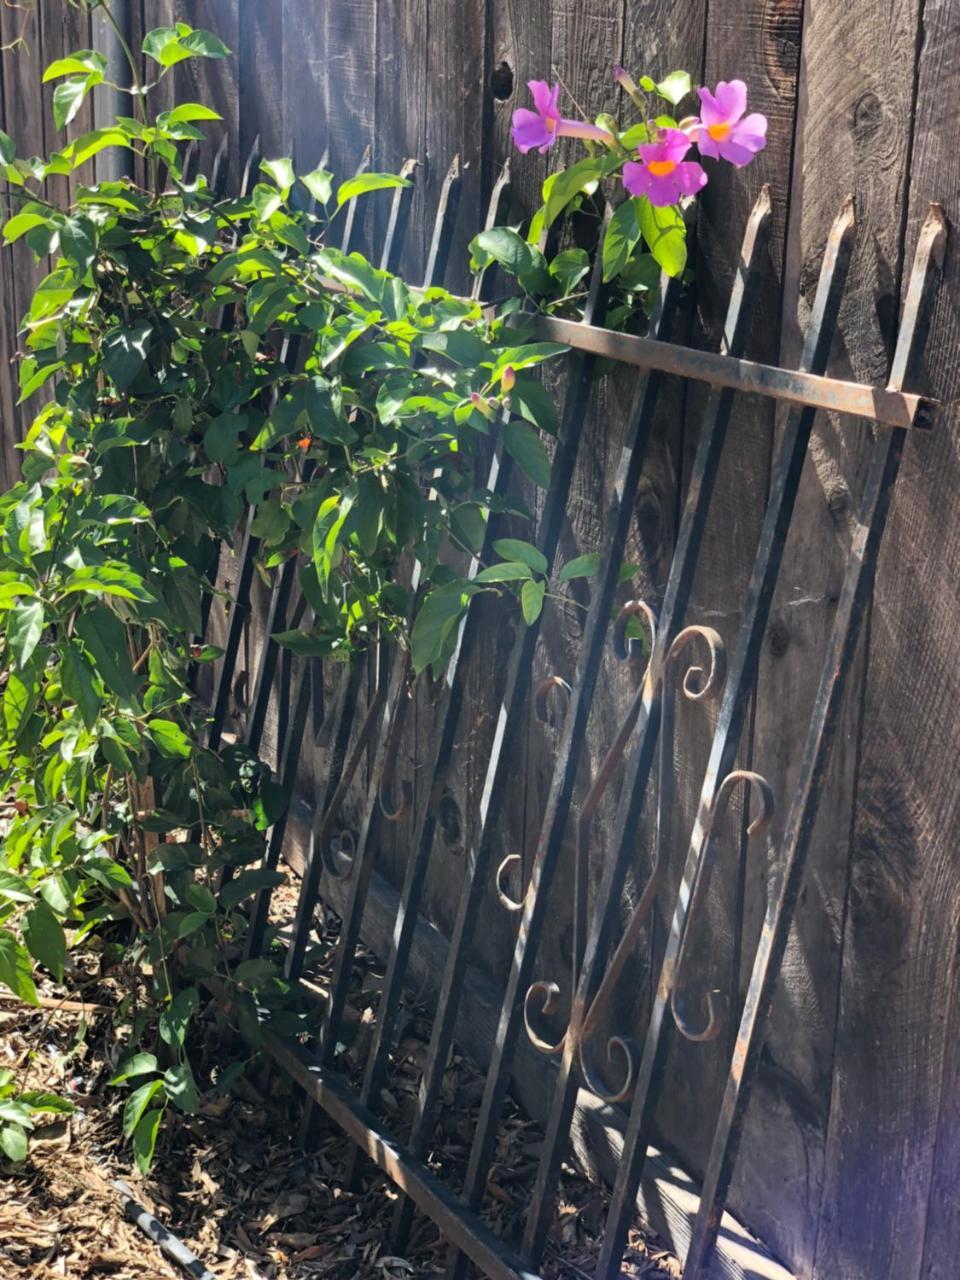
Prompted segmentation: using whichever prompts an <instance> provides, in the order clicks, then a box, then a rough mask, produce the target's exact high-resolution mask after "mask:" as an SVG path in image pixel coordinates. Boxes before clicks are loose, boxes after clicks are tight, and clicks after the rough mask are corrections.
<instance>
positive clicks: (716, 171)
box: [660, 0, 808, 1239]
mask: <svg viewBox="0 0 960 1280" xmlns="http://www.w3.org/2000/svg"><path fill="white" fill-rule="evenodd" d="M801 19H802V3H801V0H784V2H782V3H778V4H775V5H771V6H767V7H766V8H764V9H758V7H757V6H756V5H755V4H751V3H750V2H749V0H731V3H727V4H724V5H723V6H720V7H717V6H713V5H711V6H709V8H708V12H707V36H706V57H705V63H704V75H703V83H705V84H706V85H707V86H709V87H711V88H712V87H713V86H714V85H715V84H716V83H717V82H718V81H720V80H731V79H742V80H744V81H745V82H746V84H747V87H748V95H749V96H748V104H749V105H748V110H750V111H759V112H761V113H762V114H763V115H764V116H766V118H767V125H768V128H767V144H766V147H765V148H764V150H763V151H762V152H760V153H759V154H758V155H757V156H756V157H755V158H754V160H753V161H752V162H751V163H750V165H749V166H748V167H746V168H743V169H735V168H733V167H732V166H731V165H729V164H726V163H721V162H716V161H710V160H707V161H705V168H706V169H707V172H708V174H709V185H708V186H707V187H706V189H705V190H704V192H703V195H702V197H701V199H700V202H699V204H700V207H699V210H698V218H697V236H696V271H697V290H698V318H699V321H700V324H701V327H702V330H703V333H704V335H705V336H706V339H707V341H708V344H709V345H710V347H711V349H716V347H717V346H718V345H719V338H720V333H719V324H720V322H721V321H722V316H723V313H724V307H725V300H726V297H727V295H728V293H729V290H730V288H731V286H732V284H733V280H734V275H735V271H736V262H737V254H738V250H739V235H740V230H739V228H740V227H741V226H742V224H743V222H744V220H745V219H746V217H747V215H748V212H749V210H750V208H751V206H752V204H753V202H754V200H755V199H756V197H757V195H758V194H759V191H760V188H761V187H762V186H763V184H764V183H766V184H769V186H770V190H771V197H772V208H773V216H772V221H771V230H770V237H769V240H768V256H769V261H768V264H767V270H766V273H765V276H764V279H763V282H762V286H761V288H760V290H759V293H758V296H757V303H756V311H755V319H754V322H753V328H752V338H751V343H750V348H749V355H750V357H751V358H754V359H757V360H761V361H763V360H771V361H774V362H776V361H777V356H778V345H779V333H780V307H781V289H782V285H783V279H784V260H785V244H786V227H787V208H788V202H789V198H790V183H791V171H792V165H793V146H794V126H795V119H796V108H797V70H798V50H799V41H800V26H801ZM699 399H700V397H699V395H698V394H692V395H691V405H692V406H696V405H697V403H698V401H699ZM774 425H775V407H774V405H773V404H772V403H770V402H764V401H758V400H753V399H749V398H741V399H739V400H738V403H737V405H736V407H735V410H734V414H733V418H732V420H731V424H730V429H729V435H728V440H727V445H726V448H725V451H724V456H723V459H722V460H721V463H720V470H719V474H718V477H717V482H716V488H715V491H714V498H713V507H712V512H711V517H710V523H709V525H708V531H707V535H706V537H705V539H704V545H703V551H702V553H701V558H700V565H699V568H698V573H697V578H696V582H695V585H694V590H693V596H692V600H691V607H690V611H689V618H688V621H690V622H692V623H699V624H702V625H706V626H710V627H713V628H715V629H716V630H717V631H718V632H719V633H720V634H721V636H722V637H723V639H724V641H725V643H726V645H727V648H728V652H732V649H733V646H734V644H735V641H736V635H737V630H738V628H739V625H740V617H741V610H742V606H743V601H744V596H745V589H746V583H747V580H748V577H749V574H750V568H751V565H752V563H753V559H754V555H755V551H756V547H757V542H758V538H759V532H760V525H761V521H762V517H763V511H764V507H765V504H766V498H767V490H768V483H769V466H770V456H771V450H772V447H773V441H774ZM696 434H697V433H696V419H695V418H693V417H692V416H691V415H689V414H688V417H687V422H686V436H685V444H686V445H687V447H688V448H689V447H692V446H693V445H694V444H695V443H696ZM706 711H707V709H706V708H704V707H702V706H697V705H690V706H689V707H688V708H686V709H685V711H684V712H683V713H681V715H679V716H678V744H679V750H678V762H677V767H678V771H679V775H680V786H681V788H682V789H681V791H680V800H681V806H682V807H681V811H680V813H681V814H683V816H684V817H685V819H686V821H685V822H684V821H683V818H681V816H680V814H678V817H677V820H676V823H677V825H676V827H675V830H676V831H677V835H678V838H680V839H685V838H686V837H687V836H688V834H689V830H690V824H691V822H692V820H693V818H694V816H695V814H696V811H697V802H698V800H699V792H700V788H701V786H702V780H703V773H704V768H705V766H706V761H707V749H708V746H709V741H710V736H711V728H712V718H711V727H710V728H708V727H707V726H706V725H705V724H704V720H705V718H706V714H705V713H706ZM751 722H752V714H750V713H748V716H747V719H746V729H745V732H744V736H743V739H742V741H741V745H740V750H739V753H738V766H739V767H742V768H755V769H757V770H758V771H759V772H760V773H765V772H766V759H765V750H764V747H763V746H762V745H761V744H756V746H755V744H754V742H753V732H752V723H751ZM685 730H686V736H685V737H680V736H679V735H681V734H683V733H684V731H685ZM684 790H686V796H685V795H684ZM745 795H746V793H745V792H742V791H738V792H737V793H736V795H735V802H734V803H733V804H732V805H731V807H730V810H729V811H728V813H727V815H726V817H725V819H724V821H723V825H722V828H721V839H722V842H723V843H722V846H721V847H722V853H721V855H720V857H721V864H720V867H719V869H718V873H717V875H716V876H715V877H714V879H713V881H712V882H711V891H710V898H709V906H708V912H707V918H706V920H705V927H704V929H703V932H702V933H701V934H700V935H699V937H697V938H691V950H690V962H691V965H692V966H693V969H694V970H695V971H696V970H698V971H699V973H700V974H701V985H702V987H703V989H709V988H719V989H720V990H721V992H722V993H723V1001H724V1014H723V1017H724V1026H723V1030H722V1032H721V1034H720V1035H719V1036H718V1038H717V1039H716V1040H715V1041H713V1042H711V1043H706V1044H691V1043H689V1042H687V1041H685V1040H683V1039H682V1037H680V1036H679V1035H678V1036H676V1037H675V1039H674V1046H673V1051H672V1053H671V1063H672V1071H673V1073H674V1076H673V1079H674V1087H673V1088H672V1089H671V1090H670V1091H669V1092H668V1094H667V1096H666V1098H665V1100H664V1105H663V1107H662V1109H661V1121H660V1125H661V1131H662V1132H663V1133H664V1134H665V1135H669V1141H671V1142H674V1143H679V1144H680V1150H681V1151H682V1153H683V1156H684V1158H685V1159H686V1160H687V1161H688V1163H689V1167H691V1168H692V1169H694V1170H696V1171H700V1170H701V1169H702V1168H703V1166H704V1163H705V1160H706V1156H707V1153H708V1151H709V1140H710V1135H711V1133H712V1130H713V1125H714V1122H715V1118H716V1115H717V1111H718V1107H719V1101H720V1097H721V1094H722V1088H723V1084H724V1082H725V1080H726V1075H727V1070H728V1064H729V1059H730V1054H731V1052H732V1049H733V1040H734V1037H735V1034H736V1027H737V1022H738V1017H739V1009H740V1007H741V1002H742V998H743V993H744V991H745V986H746V981H747V980H748V977H749V971H750V966H751V962H752V956H753V950H754V947H755V945H756V940H757V935H758V930H759V922H760V919H761V918H762V910H763V904H764V903H765V890H766V848H765V845H764V843H763V842H762V841H761V842H758V843H756V844H755V843H753V842H749V841H747V840H746V838H745V835H744V828H745V815H744V813H743V808H742V804H743V799H744V797H745ZM660 936H661V937H662V936H663V935H662V934H661V935H660ZM693 1007H696V1006H695V1005H694V1006H693ZM775 1150H777V1140H776V1138H774V1137H771V1138H770V1141H769V1143H768V1145H766V1146H765V1147H764V1150H763V1152H762V1155H764V1156H765V1157H766V1158H765V1160H760V1159H759V1158H758V1159H754V1158H753V1153H752V1152H751V1156H750V1157H746V1158H744V1159H743V1160H742V1161H741V1162H740V1163H739V1165H738V1171H737V1184H736V1190H735V1193H734V1194H735V1196H736V1200H737V1204H738V1207H739V1210H740V1212H742V1213H743V1214H744V1215H745V1217H746V1219H747V1220H748V1221H749V1220H751V1218H752V1217H753V1220H754V1221H756V1220H757V1219H758V1218H760V1217H761V1216H762V1215H763V1214H764V1212H765V1211H766V1207H767V1205H768V1203H769V1197H768V1195H767V1193H766V1184H767V1179H768V1178H769V1176H770V1169H769V1167H768V1166H769V1165H770V1163H771V1157H772V1154H773V1152H774V1151H775ZM768 1153H769V1154H768ZM776 1173H777V1176H779V1177H780V1178H782V1179H783V1182H784V1185H792V1183H793V1181H794V1180H795V1178H796V1177H797V1169H796V1168H795V1167H791V1168H790V1169H786V1168H784V1167H783V1166H780V1167H778V1168H777V1170H776ZM792 1212H797V1213H799V1214H801V1215H806V1214H807V1212H808V1206H802V1202H801V1201H799V1200H797V1199H794V1200H791V1199H790V1198H789V1197H788V1198H786V1200H785V1202H779V1201H778V1206H777V1213H778V1216H779V1217H780V1218H781V1219H788V1220H789V1218H790V1216H791V1213H792ZM778 1239H779V1237H778Z"/></svg>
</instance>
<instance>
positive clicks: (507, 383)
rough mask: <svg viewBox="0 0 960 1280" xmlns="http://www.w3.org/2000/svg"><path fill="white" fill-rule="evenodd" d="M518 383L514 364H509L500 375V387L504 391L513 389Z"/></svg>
mask: <svg viewBox="0 0 960 1280" xmlns="http://www.w3.org/2000/svg"><path fill="white" fill-rule="evenodd" d="M516 385H517V371H516V370H515V369H514V367H513V365H512V364H508V365H507V367H506V368H505V369H504V371H503V373H501V375H500V387H501V390H502V391H504V392H509V391H512V390H513V388H514V387H515V386H516Z"/></svg>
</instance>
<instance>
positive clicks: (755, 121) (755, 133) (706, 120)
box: [693, 80, 767, 169]
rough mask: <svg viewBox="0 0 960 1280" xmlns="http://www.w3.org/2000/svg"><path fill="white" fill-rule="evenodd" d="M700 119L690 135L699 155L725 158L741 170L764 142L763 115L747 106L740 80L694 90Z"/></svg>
mask: <svg viewBox="0 0 960 1280" xmlns="http://www.w3.org/2000/svg"><path fill="white" fill-rule="evenodd" d="M697 92H698V93H699V94H700V122H699V124H697V125H695V126H694V129H693V137H694V140H695V142H696V144H697V146H698V147H699V148H700V154H701V155H704V156H710V157H711V159H713V160H729V161H730V163H731V164H734V165H736V166H737V168H738V169H742V168H743V166H744V165H745V164H749V163H750V161H751V160H752V159H753V157H754V156H755V155H756V154H757V152H758V151H762V150H763V148H764V147H765V146H766V145H767V117H766V116H762V115H760V113H759V112H754V113H753V114H752V115H749V116H744V114H743V113H744V112H745V111H746V109H747V86H746V85H745V84H744V83H743V81H742V80H721V81H720V83H719V84H718V85H717V87H716V90H715V91H714V92H713V93H711V92H710V90H709V89H698V90H697Z"/></svg>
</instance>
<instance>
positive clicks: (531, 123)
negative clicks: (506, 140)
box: [510, 107, 556, 154]
mask: <svg viewBox="0 0 960 1280" xmlns="http://www.w3.org/2000/svg"><path fill="white" fill-rule="evenodd" d="M510 132H511V133H512V134H513V140H514V142H515V143H516V145H517V146H518V147H519V149H520V150H521V151H522V152H524V154H526V152H528V151H530V150H532V149H533V148H534V147H544V148H546V147H549V146H550V145H551V144H552V143H553V142H554V140H555V138H556V135H555V134H554V133H551V132H550V130H549V129H548V128H547V126H546V124H545V123H544V119H543V116H541V115H538V114H537V112H536V111H528V110H527V109H526V107H519V108H518V109H517V110H516V111H515V112H514V113H513V128H512V129H511V130H510Z"/></svg>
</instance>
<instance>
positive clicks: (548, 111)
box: [511, 80, 613, 155]
mask: <svg viewBox="0 0 960 1280" xmlns="http://www.w3.org/2000/svg"><path fill="white" fill-rule="evenodd" d="M527 88H528V89H529V90H530V92H531V94H532V95H533V105H534V107H535V110H534V111H528V110H527V109H526V107H520V108H519V109H518V110H516V111H515V112H514V113H513V128H512V129H511V133H512V134H513V140H514V142H515V143H516V144H517V146H518V147H519V148H520V150H521V151H523V152H524V153H526V152H527V151H531V150H532V149H533V148H534V147H536V148H537V150H538V151H539V152H540V154H541V155H542V154H543V153H544V152H545V151H549V150H550V148H551V147H552V146H553V144H554V143H555V142H556V140H557V139H558V138H585V139H587V140H588V141H590V142H613V136H612V135H611V134H609V133H608V132H607V131H606V129H601V128H600V127H599V126H598V125H595V124H586V123H585V122H584V121H582V120H566V119H564V117H563V116H561V114H560V108H559V107H558V106H557V101H558V99H559V97H560V86H559V85H558V84H556V85H554V86H553V88H552V89H551V88H550V86H549V85H548V84H547V82H546V80H530V81H528V83H527Z"/></svg>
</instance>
